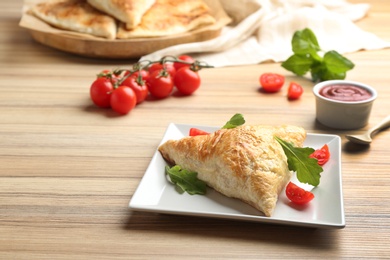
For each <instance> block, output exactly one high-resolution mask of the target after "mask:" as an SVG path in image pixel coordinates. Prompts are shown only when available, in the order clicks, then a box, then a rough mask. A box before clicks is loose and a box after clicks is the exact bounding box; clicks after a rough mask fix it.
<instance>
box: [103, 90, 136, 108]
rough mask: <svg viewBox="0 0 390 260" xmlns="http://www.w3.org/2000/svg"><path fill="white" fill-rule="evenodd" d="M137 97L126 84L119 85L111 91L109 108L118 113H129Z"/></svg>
mask: <svg viewBox="0 0 390 260" xmlns="http://www.w3.org/2000/svg"><path fill="white" fill-rule="evenodd" d="M136 103H137V97H136V95H135V93H134V91H133V90H132V89H131V88H129V87H128V86H120V87H118V88H116V89H114V91H113V92H112V95H111V99H110V104H111V108H112V109H113V110H114V111H115V112H117V113H119V114H127V113H129V112H130V111H131V110H132V109H133V108H134V107H135V105H136Z"/></svg>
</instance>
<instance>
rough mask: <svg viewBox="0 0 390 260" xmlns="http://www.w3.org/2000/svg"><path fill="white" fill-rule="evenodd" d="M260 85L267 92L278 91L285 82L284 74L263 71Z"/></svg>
mask: <svg viewBox="0 0 390 260" xmlns="http://www.w3.org/2000/svg"><path fill="white" fill-rule="evenodd" d="M259 81H260V85H261V87H262V88H263V89H264V91H265V92H269V93H273V92H278V91H279V90H280V89H281V88H282V87H283V84H284V76H282V75H280V74H276V73H263V74H262V75H261V76H260V78H259Z"/></svg>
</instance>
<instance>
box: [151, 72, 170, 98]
mask: <svg viewBox="0 0 390 260" xmlns="http://www.w3.org/2000/svg"><path fill="white" fill-rule="evenodd" d="M147 85H148V89H149V93H150V95H152V96H153V97H155V98H158V99H163V98H166V97H168V96H169V95H170V94H171V93H172V90H173V79H172V77H171V75H170V74H169V73H168V75H165V76H164V75H160V71H154V72H153V73H152V74H150V77H149V80H148V82H147Z"/></svg>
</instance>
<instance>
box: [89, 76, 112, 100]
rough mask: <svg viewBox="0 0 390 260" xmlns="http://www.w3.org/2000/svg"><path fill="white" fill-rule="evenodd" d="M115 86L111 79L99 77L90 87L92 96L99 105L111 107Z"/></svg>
mask: <svg viewBox="0 0 390 260" xmlns="http://www.w3.org/2000/svg"><path fill="white" fill-rule="evenodd" d="M113 89H114V86H113V84H112V82H111V80H110V79H108V78H105V77H99V78H97V79H96V80H95V81H94V82H93V83H92V85H91V87H90V91H89V93H90V97H91V99H92V101H93V103H94V104H95V105H96V106H98V107H104V108H108V107H110V98H111V93H112V91H113Z"/></svg>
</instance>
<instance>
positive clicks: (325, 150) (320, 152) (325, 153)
mask: <svg viewBox="0 0 390 260" xmlns="http://www.w3.org/2000/svg"><path fill="white" fill-rule="evenodd" d="M309 157H310V158H315V159H317V161H318V164H319V165H321V166H322V165H324V164H325V163H326V162H327V161H329V158H330V152H329V147H328V145H327V144H325V145H324V146H322V147H321V148H320V149H317V150H315V151H314V152H313V153H312V154H310V156H309Z"/></svg>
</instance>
